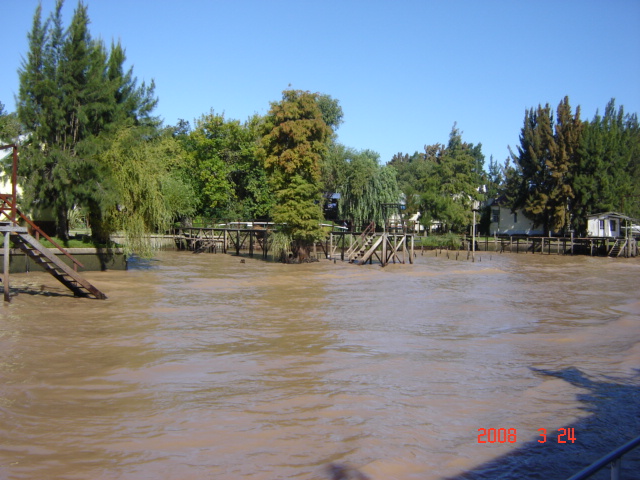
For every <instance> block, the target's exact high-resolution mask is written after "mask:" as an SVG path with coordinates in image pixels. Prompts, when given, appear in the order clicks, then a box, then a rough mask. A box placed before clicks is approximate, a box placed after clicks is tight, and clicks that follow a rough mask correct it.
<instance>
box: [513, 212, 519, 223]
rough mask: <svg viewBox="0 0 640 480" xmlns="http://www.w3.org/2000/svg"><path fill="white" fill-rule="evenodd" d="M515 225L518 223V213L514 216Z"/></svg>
mask: <svg viewBox="0 0 640 480" xmlns="http://www.w3.org/2000/svg"><path fill="white" fill-rule="evenodd" d="M513 223H518V214H517V213H514V214H513Z"/></svg>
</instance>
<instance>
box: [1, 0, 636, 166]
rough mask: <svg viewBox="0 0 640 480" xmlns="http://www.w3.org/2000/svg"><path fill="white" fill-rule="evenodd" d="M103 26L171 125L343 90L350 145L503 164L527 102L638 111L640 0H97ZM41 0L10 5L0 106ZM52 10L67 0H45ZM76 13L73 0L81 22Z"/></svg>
mask: <svg viewBox="0 0 640 480" xmlns="http://www.w3.org/2000/svg"><path fill="white" fill-rule="evenodd" d="M85 3H86V4H87V5H88V7H89V17H90V18H91V22H92V23H91V25H90V29H91V33H92V35H93V36H94V37H99V38H102V39H103V40H104V41H105V42H106V43H107V44H110V43H111V40H112V39H116V40H117V39H120V40H121V42H122V44H123V46H124V47H125V48H126V52H127V57H128V64H129V65H133V67H134V73H135V75H136V76H137V77H138V79H139V80H146V81H149V80H151V79H154V80H155V82H156V85H157V89H156V93H157V95H158V97H159V100H160V102H159V106H158V109H157V110H156V113H157V114H158V115H159V116H160V117H162V118H163V119H164V121H165V124H167V125H174V124H176V123H177V120H178V119H180V118H183V119H185V120H189V121H190V122H191V124H192V125H193V120H194V119H196V118H198V117H200V116H201V115H203V114H206V113H208V112H209V111H210V110H211V109H213V110H215V111H216V112H218V113H225V115H226V117H227V118H233V119H239V120H246V119H247V118H248V117H249V116H250V115H252V114H253V113H259V114H265V113H267V111H268V110H269V103H270V102H272V101H277V100H279V99H280V98H281V92H282V91H283V90H285V89H287V88H288V87H289V85H291V87H292V88H295V89H301V90H310V91H313V92H321V93H325V94H329V95H331V96H332V97H333V98H335V99H337V100H338V101H339V102H340V104H341V106H342V109H343V111H344V124H343V125H342V126H341V127H340V129H339V130H338V135H339V141H340V142H341V143H343V144H344V145H346V146H348V147H353V148H356V149H365V148H368V149H371V150H374V151H377V152H378V153H379V154H380V157H381V158H380V159H381V162H382V163H386V162H387V161H389V160H390V159H391V157H392V156H393V154H395V153H397V152H403V153H409V154H411V153H413V152H415V151H422V150H423V146H424V145H425V144H433V143H438V142H439V143H446V142H447V140H448V136H449V132H450V131H451V128H452V126H453V124H454V122H457V125H458V127H459V129H460V130H461V131H462V132H463V140H465V141H467V142H471V143H474V144H477V143H482V146H483V148H482V151H483V153H484V154H485V157H486V159H487V162H488V159H489V156H490V155H493V156H494V158H495V159H496V160H498V161H501V162H502V161H503V160H504V159H505V158H506V157H507V156H508V146H509V145H511V146H512V147H515V146H516V145H517V144H518V141H519V140H518V136H519V133H520V128H521V127H522V123H523V118H524V111H525V109H526V108H530V107H534V106H537V105H538V104H540V103H541V104H545V103H550V104H551V106H552V107H553V108H554V109H555V107H556V106H557V105H558V103H559V102H560V100H561V99H562V98H563V97H564V96H565V95H568V96H569V98H570V101H571V105H572V106H574V107H575V106H577V105H580V106H581V107H582V118H583V119H585V118H586V119H591V118H592V117H593V116H594V114H595V113H596V111H597V110H598V109H600V111H602V110H603V109H604V107H605V105H606V104H607V102H608V101H609V100H610V99H611V98H615V99H616V102H617V104H618V105H624V106H625V109H626V111H627V112H640V1H639V0H607V1H604V0H598V1H593V0H551V1H549V0H536V1H513V0H504V1H498V0H482V1H481V0H459V1H456V0H447V1H445V0H441V1H429V0H393V1H392V0H385V1H381V0H317V1H305V0H233V1H232V0H182V1H175V0H171V1H170V0H126V1H125V0H85ZM37 4H38V0H0V12H1V14H2V28H1V29H0V40H1V43H0V44H1V45H2V75H1V76H0V101H1V102H2V103H4V104H5V106H6V109H7V110H8V111H13V110H14V109H15V104H14V96H15V95H16V94H17V93H18V76H17V70H18V68H19V67H20V64H21V61H22V58H23V57H25V56H26V53H27V39H26V36H27V33H28V31H29V30H30V28H31V23H32V19H33V14H34V12H35V9H36V6H37ZM42 5H43V10H44V14H45V15H48V14H49V13H50V12H51V11H52V9H53V7H54V0H42ZM76 6H77V2H76V1H75V0H67V1H66V3H65V7H64V11H65V15H66V17H67V25H68V19H69V18H70V16H71V14H72V12H73V10H74V9H75V7H76Z"/></svg>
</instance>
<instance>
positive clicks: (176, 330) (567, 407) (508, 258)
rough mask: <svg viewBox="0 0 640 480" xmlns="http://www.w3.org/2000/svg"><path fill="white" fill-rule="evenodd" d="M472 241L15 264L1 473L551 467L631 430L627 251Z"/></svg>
mask: <svg viewBox="0 0 640 480" xmlns="http://www.w3.org/2000/svg"><path fill="white" fill-rule="evenodd" d="M480 258H481V260H480V261H478V260H476V262H475V263H471V262H467V261H455V260H452V259H451V260H450V259H447V258H446V257H443V256H439V257H434V256H433V254H432V253H429V254H426V253H425V255H424V256H421V255H420V253H418V256H417V258H416V263H415V264H414V265H389V266H388V267H385V268H381V267H380V266H379V265H370V266H369V265H368V266H355V265H350V264H347V263H341V262H339V261H338V262H337V263H333V262H329V261H326V260H325V261H322V262H319V263H315V264H309V265H297V266H296V265H281V264H275V263H266V262H263V261H262V260H258V259H249V258H247V259H246V261H245V262H244V263H242V262H241V261H240V259H238V258H237V257H234V256H230V255H220V254H218V255H213V254H200V255H194V254H191V253H188V252H162V253H160V254H159V256H158V258H157V259H156V260H154V261H152V262H149V263H148V264H143V265H141V266H139V267H138V268H135V269H131V270H129V271H108V272H91V273H88V274H87V277H88V278H89V279H90V280H91V281H92V282H94V283H95V284H96V286H98V288H100V289H101V290H102V291H104V292H106V293H107V295H108V297H109V298H108V300H106V301H98V300H87V299H76V298H73V297H72V296H69V295H68V294H67V291H66V290H65V289H64V288H63V287H62V286H60V285H58V284H56V281H55V280H54V279H53V278H52V277H49V276H48V275H46V274H43V273H33V272H32V273H29V274H23V275H14V276H12V277H11V280H12V282H13V285H12V286H14V287H15V288H16V289H17V290H16V291H17V292H18V295H17V296H15V297H14V298H13V301H12V302H11V303H10V304H7V305H4V306H3V307H1V308H2V310H1V315H0V318H1V321H0V379H1V383H0V478H2V479H56V480H57V479H92V480H107V479H109V480H111V479H140V480H156V479H181V480H196V479H197V480H200V479H223V480H226V479H229V480H231V479H259V480H262V479H265V480H267V479H269V480H271V479H323V478H328V477H327V475H326V472H325V469H326V466H327V465H328V464H329V463H332V462H338V463H345V464H349V465H352V466H355V467H357V468H359V469H361V470H362V471H363V472H365V473H366V474H367V475H369V476H370V477H371V478H372V479H373V480H382V479H424V480H435V479H494V478H499V479H538V478H545V479H556V478H557V479H563V478H566V477H568V476H569V475H570V474H572V473H575V471H577V470H579V469H581V468H583V467H584V466H586V465H588V464H589V463H591V462H592V461H594V460H596V459H598V458H599V457H600V456H602V455H603V454H604V453H606V452H607V451H608V450H611V449H613V448H615V447H617V446H619V445H622V444H623V443H625V442H626V441H627V440H629V439H631V438H633V437H635V436H638V435H640V295H639V288H640V261H638V260H624V259H620V260H612V259H608V258H590V257H582V256H575V257H568V256H567V257H563V256H546V255H536V256H533V255H522V254H521V255H515V254H503V255H500V254H493V255H489V254H483V255H482V256H481V257H480ZM483 429H484V431H483ZM541 429H544V430H541ZM559 429H564V430H559ZM543 435H544V437H543ZM543 440H544V442H542V441H543ZM561 441H566V443H561ZM481 442H484V443H481ZM638 456H639V455H637V454H636V455H635V456H629V457H625V462H624V463H623V466H624V467H625V468H626V470H625V472H626V477H623V478H627V479H629V478H632V479H633V478H636V479H638V478H640V461H638ZM596 478H601V477H596Z"/></svg>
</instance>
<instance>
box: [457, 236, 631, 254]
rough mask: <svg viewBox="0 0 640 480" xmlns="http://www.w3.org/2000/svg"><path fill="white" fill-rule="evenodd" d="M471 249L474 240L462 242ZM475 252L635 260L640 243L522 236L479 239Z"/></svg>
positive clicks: (614, 239) (624, 239) (606, 238)
mask: <svg viewBox="0 0 640 480" xmlns="http://www.w3.org/2000/svg"><path fill="white" fill-rule="evenodd" d="M470 249H471V237H469V236H467V237H465V238H464V241H463V250H470ZM475 251H477V252H478V251H486V252H498V253H505V252H508V253H531V254H546V255H589V256H609V257H635V256H637V255H638V243H637V241H636V240H635V239H634V238H633V237H631V238H629V239H626V238H611V237H585V238H577V237H527V236H522V235H511V236H500V237H493V238H489V237H485V238H484V239H483V240H476V244H475Z"/></svg>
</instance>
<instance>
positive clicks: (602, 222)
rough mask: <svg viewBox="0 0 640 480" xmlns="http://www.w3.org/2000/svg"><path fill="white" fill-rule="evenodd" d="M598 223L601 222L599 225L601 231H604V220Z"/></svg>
mask: <svg viewBox="0 0 640 480" xmlns="http://www.w3.org/2000/svg"><path fill="white" fill-rule="evenodd" d="M598 223H599V224H600V225H599V226H600V231H603V230H604V220H599V222H598Z"/></svg>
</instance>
